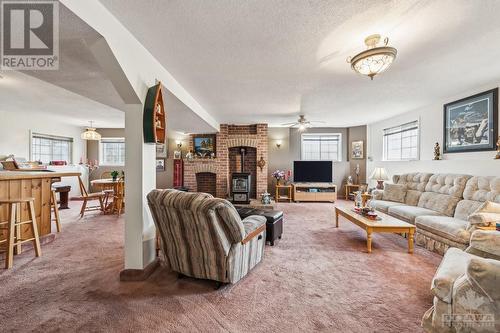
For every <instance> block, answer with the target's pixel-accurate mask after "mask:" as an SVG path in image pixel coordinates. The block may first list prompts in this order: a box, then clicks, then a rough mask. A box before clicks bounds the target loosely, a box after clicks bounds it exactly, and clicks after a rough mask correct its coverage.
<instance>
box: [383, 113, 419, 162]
mask: <svg viewBox="0 0 500 333" xmlns="http://www.w3.org/2000/svg"><path fill="white" fill-rule="evenodd" d="M418 140H419V131H418V120H415V121H412V122H409V123H406V124H402V125H399V126H394V127H391V128H386V129H384V160H386V161H405V160H416V159H418V153H419V152H418Z"/></svg>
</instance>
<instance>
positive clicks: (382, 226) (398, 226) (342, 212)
mask: <svg viewBox="0 0 500 333" xmlns="http://www.w3.org/2000/svg"><path fill="white" fill-rule="evenodd" d="M353 209H354V207H335V220H336V227H337V228H338V227H339V216H342V217H344V218H346V219H347V220H349V221H351V222H352V223H354V224H355V225H357V226H359V227H360V228H362V229H364V230H365V231H366V248H367V250H368V253H371V252H372V233H374V232H393V233H407V234H408V253H413V235H414V234H415V226H414V225H412V224H410V223H406V222H404V221H401V220H398V219H397V218H394V217H392V216H389V215H387V214H384V213H382V212H378V211H377V215H378V216H379V217H380V218H381V220H372V219H369V218H367V217H364V216H362V215H360V214H358V213H356V212H354V211H353Z"/></svg>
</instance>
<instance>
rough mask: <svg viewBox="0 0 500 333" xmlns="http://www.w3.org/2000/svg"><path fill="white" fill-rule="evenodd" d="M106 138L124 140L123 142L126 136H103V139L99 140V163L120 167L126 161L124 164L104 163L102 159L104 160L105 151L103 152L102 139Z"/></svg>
mask: <svg viewBox="0 0 500 333" xmlns="http://www.w3.org/2000/svg"><path fill="white" fill-rule="evenodd" d="M106 140H123V142H125V138H124V137H105V138H101V141H99V165H101V166H109V167H115V166H116V167H119V166H125V161H124V162H123V164H104V163H103V162H102V161H103V156H104V155H103V152H102V141H106Z"/></svg>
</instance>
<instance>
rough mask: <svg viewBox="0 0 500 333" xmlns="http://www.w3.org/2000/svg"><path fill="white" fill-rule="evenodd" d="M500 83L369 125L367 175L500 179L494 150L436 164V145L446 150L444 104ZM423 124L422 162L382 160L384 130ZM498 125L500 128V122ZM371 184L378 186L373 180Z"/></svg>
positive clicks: (451, 156) (448, 157)
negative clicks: (384, 172)
mask: <svg viewBox="0 0 500 333" xmlns="http://www.w3.org/2000/svg"><path fill="white" fill-rule="evenodd" d="M499 84H500V82H495V83H493V84H490V85H485V86H482V87H478V88H475V89H471V90H467V91H465V92H462V93H459V94H457V95H455V96H450V97H449V98H445V99H443V100H441V101H438V102H437V103H434V104H432V105H428V106H426V107H422V108H420V109H417V110H413V111H410V112H406V113H404V114H401V115H399V116H397V117H392V118H390V119H386V120H383V121H380V122H377V123H373V124H370V125H369V126H368V133H369V135H368V137H369V144H368V151H369V155H368V156H369V162H368V168H367V175H368V176H369V175H370V172H371V171H372V170H373V168H375V167H383V168H385V169H386V170H387V173H388V174H389V178H391V179H392V176H393V175H395V174H401V173H405V172H416V171H420V172H431V173H462V174H470V175H484V176H500V160H494V159H493V157H494V156H495V152H494V151H486V152H469V153H453V154H444V155H443V159H442V160H440V161H434V160H433V157H434V144H435V143H436V142H439V144H440V145H441V147H443V105H444V104H446V103H449V102H453V101H456V100H458V99H461V98H465V97H468V96H471V95H474V94H477V93H480V92H483V91H486V90H489V89H492V88H495V87H498V85H499ZM414 120H419V121H420V159H419V160H417V161H383V130H384V129H385V128H389V127H392V126H397V125H400V124H404V123H407V122H409V121H414ZM497 126H499V127H500V120H499V123H498V124H497ZM371 185H375V182H374V181H371Z"/></svg>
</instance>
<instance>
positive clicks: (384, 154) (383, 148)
mask: <svg viewBox="0 0 500 333" xmlns="http://www.w3.org/2000/svg"><path fill="white" fill-rule="evenodd" d="M413 122H417V156H416V157H415V158H402V159H399V160H390V159H387V147H386V142H385V135H384V132H385V130H388V129H390V128H393V127H398V126H404V125H406V124H410V123H413ZM420 131H421V129H420V118H419V119H415V120H411V121H407V122H405V123H402V124H399V125H395V126H390V127H387V128H384V129H383V130H382V161H383V162H410V161H420V134H421V133H420Z"/></svg>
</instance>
